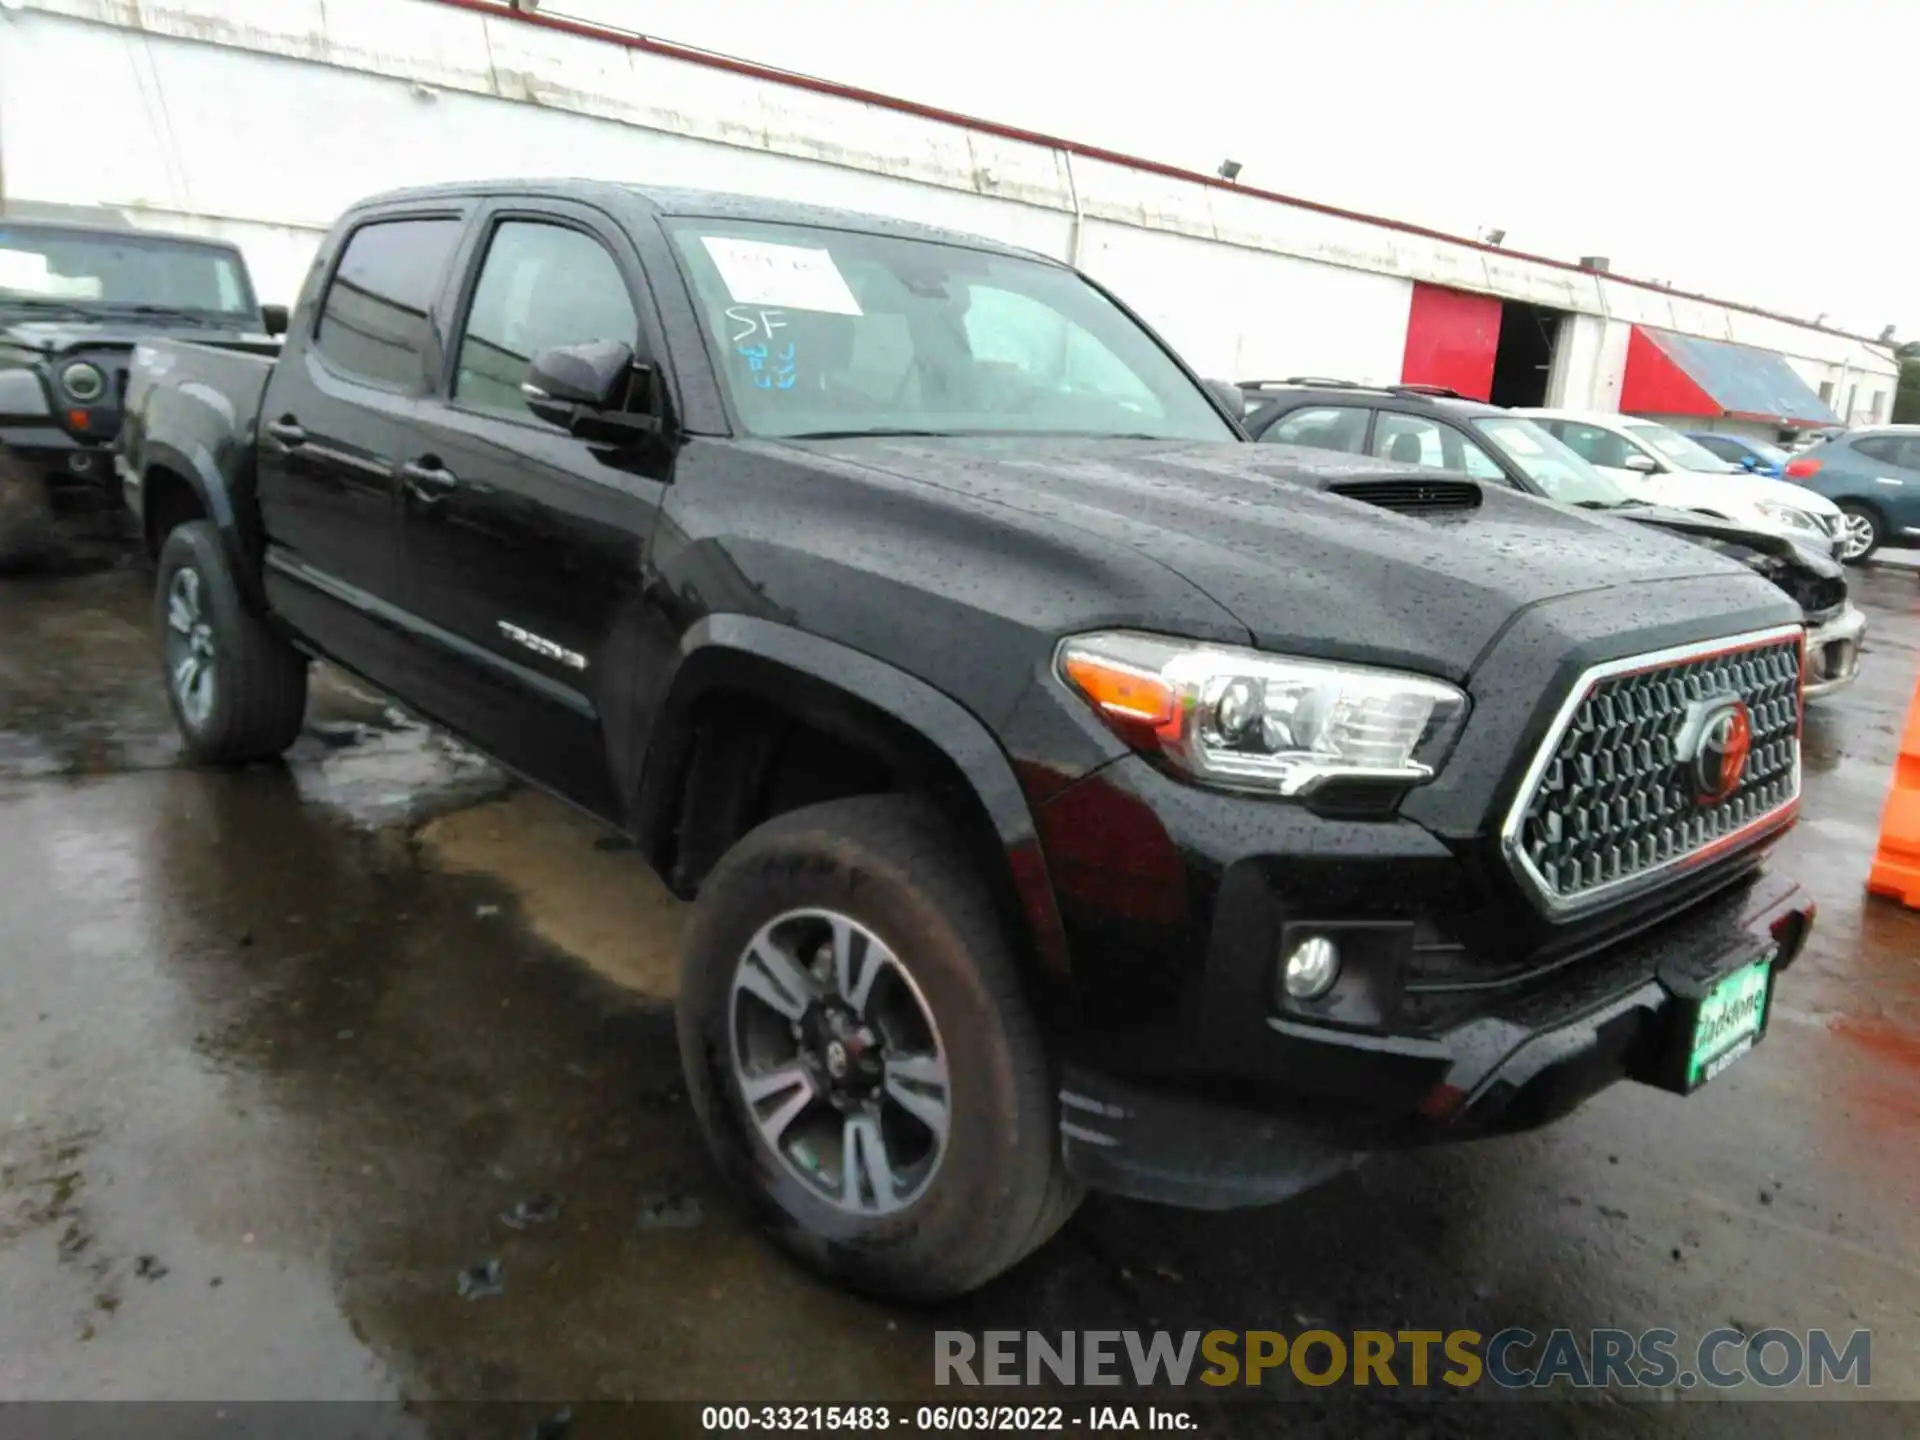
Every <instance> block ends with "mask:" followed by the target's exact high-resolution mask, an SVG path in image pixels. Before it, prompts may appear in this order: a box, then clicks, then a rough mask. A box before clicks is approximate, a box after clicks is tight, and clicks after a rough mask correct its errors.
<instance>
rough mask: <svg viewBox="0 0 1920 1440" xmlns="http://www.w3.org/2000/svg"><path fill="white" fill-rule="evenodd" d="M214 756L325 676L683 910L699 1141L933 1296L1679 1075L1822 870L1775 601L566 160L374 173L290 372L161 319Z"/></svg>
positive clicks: (1730, 576) (149, 507) (1109, 336)
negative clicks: (1264, 438)
mask: <svg viewBox="0 0 1920 1440" xmlns="http://www.w3.org/2000/svg"><path fill="white" fill-rule="evenodd" d="M123 449H124V469H125V476H126V484H127V493H128V497H129V500H130V502H131V504H132V505H133V508H134V510H135V511H136V513H137V514H139V516H140V517H141V522H142V526H143V529H144V532H145V534H146V536H147V540H148V543H149V545H150V546H151V547H152V549H153V551H154V553H155V554H156V556H157V558H158V593H157V598H156V626H157V629H158V633H159V637H160V641H161V643H162V645H163V646H164V649H165V667H166V677H167V685H168V689H169V693H170V695H171V697H172V701H173V705H174V708H175V712H176V714H177V716H178V720H179V724H180V727H181V730H182V732H183V733H184V735H185V737H186V741H187V744H188V746H189V748H190V749H191V751H192V752H193V753H194V754H195V755H197V756H198V757H200V758H202V759H203V760H205V761H208V762H213V763H239V762H246V761H252V760H258V759H262V758H264V757H270V756H272V755H274V754H275V753H276V752H278V751H280V750H281V749H282V748H283V747H285V746H286V745H288V744H289V743H290V742H291V741H292V740H293V739H294V738H295V736H296V735H297V734H298V732H299V730H300V727H301V723H302V710H303V705H304V700H305V687H306V673H307V665H308V662H309V660H310V659H311V658H314V657H319V658H324V659H326V660H328V661H331V662H333V663H335V664H337V665H340V666H342V667H344V668H346V669H348V670H350V671H352V672H355V673H357V674H358V675H360V676H361V677H363V678H364V679H366V680H368V681H370V682H372V683H373V684H374V685H376V686H378V687H381V688H383V689H385V690H386V691H388V692H389V693H391V694H392V695H393V696H395V697H396V698H397V699H398V700H399V701H400V702H401V703H402V704H403V705H405V706H407V707H409V708H411V709H412V710H414V711H415V712H417V713H419V714H421V715H423V716H425V717H426V718H427V719H429V720H431V721H433V722H436V723H438V724H440V725H442V726H444V727H446V728H447V729H448V730H449V731H451V732H453V733H455V734H456V735H458V736H460V737H461V738H462V739H464V740H466V741H467V742H469V743H471V744H473V745H476V746H478V747H480V748H481V749H483V750H485V751H487V752H488V753H490V754H491V755H493V756H494V757H496V758H497V759H498V760H499V761H500V762H501V764H503V765H504V766H506V767H507V768H509V769H510V770H513V771H516V772H518V773H519V774H521V775H523V776H525V777H526V778H528V779H529V780H531V781H533V782H534V783H536V784H538V785H541V786H543V787H545V788H547V789H549V790H551V791H553V792H555V793H556V794H558V795H560V796H563V797H565V798H566V799H568V800H570V801H572V802H573V803H574V804H576V805H578V806H580V807H583V808H584V809H586V810H588V811H590V812H592V813H593V814H595V815H597V816H599V817H601V818H603V819H604V820H605V821H606V822H608V823H609V824H610V825H613V826H616V827H618V828H619V829H620V830H621V831H622V832H624V833H625V834H626V835H628V836H629V837H631V839H632V840H633V841H634V842H635V843H636V845H637V847H638V849H639V850H640V851H641V852H642V853H643V854H644V855H645V856H646V857H647V859H648V860H649V861H650V862H651V863H652V864H653V866H654V867H656V868H657V870H658V871H659V873H660V874H661V875H662V876H663V877H665V879H666V881H667V883H668V884H669V885H670V886H671V887H672V888H673V889H674V890H675V891H676V892H677V893H679V894H680V895H682V896H685V897H690V898H694V899H695V900H696V906H695V910H694V914H693V919H692V922H691V924H690V927H689V930H688V934H687V938H686V942H685V952H684V969H683V973H682V988H681V994H680V1000H679V1016H680V1020H679V1026H680V1040H681V1049H682V1059H683V1063H684V1066H685V1070H686V1076H687V1083H688V1089H689V1093H690V1096H691V1099H692V1103H693V1105H694V1108H695V1110H696V1112H697V1114H698V1117H699V1120H700V1122H701V1124H702V1126H703V1127H704V1129H705V1132H706V1134H707V1136H708V1138H709V1140H710V1142H711V1145H712V1148H713V1150H714V1153H715V1155H716V1156H717V1157H718V1159H719V1161H720V1163H721V1164H722V1165H723V1167H724V1168H725V1169H726V1170H727V1171H728V1173H729V1174H731V1175H732V1176H733V1177H734V1178H735V1179H736V1180H737V1181H738V1183H739V1184H740V1186H741V1187H742V1189H743V1190H744V1191H746V1192H747V1193H748V1194H750V1195H751V1196H753V1197H754V1199H755V1200H756V1202H757V1203H758V1204H759V1206H760V1207H761V1209H762V1211H763V1213H764V1214H765V1215H766V1217H767V1218H768V1220H769V1222H770V1224H771V1225H772V1228H773V1229H774V1230H775V1231H776V1233H778V1234H779V1235H780V1236H782V1237H783V1239H784V1240H785V1242H786V1243H787V1244H788V1245H789V1246H790V1248H792V1249H793V1250H794V1251H795V1252H796V1253H797V1254H799V1255H801V1256H803V1257H804V1258H805V1259H807V1260H808V1261H809V1262H810V1263H812V1264H814V1265H815V1266H817V1267H819V1268H820V1269H822V1270H823V1271H825V1272H827V1273H829V1274H832V1275H835V1276H837V1277H839V1278H840V1279H842V1280H843V1281H845V1282H846V1283H849V1284H852V1285H855V1286H858V1287H861V1288H866V1289H871V1290H875V1291H881V1292H890V1293H897V1294H911V1295H918V1296H939V1295H949V1294H953V1293H957V1292H960V1291H964V1290H966V1289H968V1288H969V1287H972V1286H975V1285H978V1284H980V1283H982V1282H983V1281H985V1280H986V1279H988V1278H989V1277H991V1276H992V1275H994V1274H996V1273H997V1272H999V1271H1001V1270H1003V1269H1005V1268H1006V1267H1007V1266H1009V1265H1011V1264H1013V1263H1014V1262H1016V1261H1017V1260H1018V1259H1019V1258H1020V1257H1021V1256H1023V1255H1025V1254H1026V1253H1028V1252H1029V1251H1031V1250H1032V1249H1034V1248H1035V1247H1036V1246H1038V1245H1040V1244H1041V1243H1042V1242H1043V1241H1044V1240H1045V1239H1046V1238H1047V1236H1048V1235H1049V1234H1051V1233H1052V1232H1053V1230H1054V1229H1056V1228H1057V1227H1058V1226H1059V1225H1060V1224H1061V1223H1062V1221H1063V1220H1064V1219H1065V1217H1066V1216H1067V1215H1068V1214H1069V1213H1070V1212H1071V1210H1072V1208H1073V1205H1074V1203H1075V1200H1076V1198H1077V1196H1078V1195H1079V1194H1080V1191H1081V1187H1082V1186H1084V1185H1092V1186H1095V1187H1099V1188H1103V1189H1107V1190H1111V1191H1116V1192H1119V1193H1122V1194H1127V1195H1132V1196H1138V1197H1145V1198H1150V1199H1154V1200H1159V1201H1168V1202H1174V1203H1180V1204H1187V1205H1195V1206H1207V1207H1223V1206H1231V1205H1244V1204H1254V1203H1261V1202H1267V1201H1272V1200H1277V1199H1281V1198H1284V1197H1286V1196H1288V1195H1290V1194H1293V1193H1295V1192H1297V1191H1299V1190H1300V1189H1302V1188H1303V1187H1305V1186H1308V1185H1311V1184H1314V1183H1316V1182H1318V1181H1320V1180H1322V1179H1324V1178H1326V1177H1328V1176H1330V1175H1333V1174H1334V1173H1336V1172H1338V1171H1339V1170H1341V1169H1343V1168H1344V1167H1346V1166H1348V1165H1350V1164H1352V1163H1354V1162H1355V1161H1356V1160H1357V1159H1358V1158H1360V1157H1361V1156H1363V1155H1365V1154H1367V1153H1369V1152H1376V1151H1379V1150H1382V1149H1387V1148H1391V1147H1398V1146H1413V1145H1421V1144H1426V1143H1431V1142H1434V1141H1444V1140H1451V1139H1457V1138H1462V1137H1468V1136H1476V1135H1485V1134H1489V1133H1494V1132H1499V1131H1506V1130H1515V1129H1521V1128H1525V1127H1528V1126H1534V1125H1538V1124H1541V1123H1543V1122H1545V1121H1547V1120H1549V1119H1552V1118H1553V1117H1555V1116H1558V1115H1560V1114H1563V1113H1565V1112H1566V1111H1567V1110H1569V1109H1570V1108H1572V1107H1573V1106H1574V1105H1576V1104H1577V1103H1579V1102H1580V1101H1581V1100H1582V1099H1583V1098H1585V1097H1586V1096H1588V1095H1590V1094H1592V1093H1593V1092H1594V1091H1596V1090H1597V1089H1599V1088H1601V1087H1603V1086H1605V1085H1607V1084H1609V1083H1611V1082H1612V1081H1614V1080H1616V1079H1619V1078H1622V1077H1631V1078H1634V1079H1637V1080H1641V1081H1645V1082H1647V1083H1650V1084H1653V1085H1657V1086H1661V1087H1665V1088H1667V1089H1670V1090H1674V1091H1680V1092H1686V1091H1689V1090H1691V1089H1693V1088H1695V1087H1696V1086H1698V1085H1700V1084H1702V1083H1704V1082H1705V1081H1707V1080H1709V1079H1711V1078H1712V1077H1713V1076H1714V1075H1715V1074H1717V1073H1718V1072H1719V1071H1720V1070H1721V1069H1723V1068H1724V1067H1725V1066H1726V1065H1728V1064H1730V1063H1732V1062H1733V1061H1734V1060H1736V1059H1738V1058H1739V1057H1740V1056H1742V1055H1743V1054H1745V1053H1746V1052H1747V1051H1748V1050H1749V1049H1750V1048H1751V1047H1752V1046H1753V1045H1754V1043H1755V1042H1756V1041H1757V1040H1758V1039H1760V1038H1761V1037H1762V1036H1763V1035H1764V1033H1765V1030H1766V1024H1767V1018H1768V1014H1769V1008H1770V1001H1771V996H1772V988H1773V984H1774V981H1775V979H1776V977H1777V976H1778V975H1779V973H1780V972H1781V971H1783V970H1785V969H1786V967H1787V966H1788V965H1789V964H1791V963H1792V962H1793V960H1794V959H1795V957H1796V956H1797V955H1798V954H1799V953H1800V951H1801V948H1802V946H1803V944H1804V942H1805V940H1806V937H1807V934H1808V930H1809V927H1810V924H1811V921H1812V915H1813V910H1812V906H1811V905H1810V903H1809V902H1808V901H1807V900H1806V898H1805V897H1804V895H1803V894H1802V893H1801V892H1800V891H1799V889H1798V887H1797V886H1796V885H1795V884H1794V883H1793V882H1792V881H1791V880H1789V879H1785V878H1782V877H1779V876H1777V875H1774V874H1771V873H1769V872H1767V871H1766V870H1765V868H1764V867H1763V864H1762V857H1763V855H1764V854H1765V852H1766V851H1767V849H1768V847H1769V844H1770V842H1772V841H1773V840H1775V839H1776V838H1777V837H1778V836H1779V835H1780V834H1781V833H1782V832H1783V831H1784V830H1785V829H1786V828H1787V827H1788V826H1789V825H1791V824H1792V823H1793V821H1794V819H1795V817H1796V814H1797V811H1798V806H1799V793H1800V750H1799V746H1800V723H1801V695H1800V690H1801V662H1802V640H1803V627H1802V625H1801V624H1800V619H1799V609H1798V607H1797V606H1795V605H1794V604H1793V603H1792V602H1791V601H1790V600H1789V599H1788V598H1787V597H1786V596H1785V595H1783V594H1782V593H1781V592H1780V590H1778V589H1777V588H1776V587H1774V586H1773V585H1771V584H1769V583H1767V581H1765V580H1764V579H1762V578H1760V577H1758V576H1756V575H1754V574H1753V573H1751V572H1750V571H1748V570H1747V569H1745V568H1744V567H1742V566H1740V565H1738V564H1736V563H1734V562H1732V561H1730V560H1727V559H1725V558H1723V557H1721V556H1718V555H1715V554H1713V553H1711V552H1710V551H1708V550H1705V549H1703V548H1701V547H1700V546H1697V545H1694V544H1691V543H1689V542H1687V541H1685V540H1681V539H1678V538H1673V537H1668V536H1663V535H1660V534H1657V533H1649V532H1647V531H1645V530H1641V529H1638V528H1635V527H1632V526H1628V525H1625V524H1622V523H1620V522H1619V521H1618V520H1615V519H1611V518H1608V517H1605V516H1601V515H1593V514H1588V513H1586V512H1581V511H1576V510H1571V509H1567V508H1562V507H1558V506H1555V505H1552V504H1549V503H1546V502H1544V501H1541V500H1538V499H1535V498H1533V497H1530V496H1527V495H1523V494H1519V493H1517V492H1515V491H1513V490H1510V489H1508V488H1507V487H1505V486H1485V487H1482V486H1480V485H1478V484H1475V483H1473V482H1472V481H1470V480H1467V479H1465V478H1463V477H1452V476H1436V475H1434V474H1433V473H1432V472H1424V473H1423V472H1420V471H1418V470H1416V469H1410V468H1407V467H1403V466H1396V465H1393V464H1391V463H1382V462H1379V461H1374V460H1364V459H1358V458H1355V457H1350V456H1336V455H1330V454H1316V453H1314V452H1309V451H1303V450H1295V449H1288V448H1281V447H1273V446H1256V445H1253V444H1250V443H1248V442H1247V440H1246V436H1245V432H1244V431H1243V430H1242V429H1241V428H1240V426H1239V423H1238V420H1237V418H1236V417H1234V416H1233V415H1231V414H1230V413H1229V409H1228V406H1227V404H1226V402H1225V401H1224V400H1223V399H1222V398H1220V394H1219V393H1218V392H1216V391H1214V390H1212V389H1210V388H1209V386H1208V385H1206V384H1204V383H1203V382H1202V381H1201V380H1200V379H1199V378H1198V377H1196V376H1195V375H1194V374H1193V372H1192V371H1191V370H1190V369H1188V368H1187V367H1186V366H1185V365H1184V364H1183V363H1182V362H1181V361H1180V359H1179V358H1178V357H1177V356H1176V355H1174V354H1173V353H1172V352H1171V351H1170V350H1169V349H1168V348H1167V347H1166V346H1165V345H1164V344H1163V343H1162V342H1161V341H1160V340H1159V339H1158V338H1156V337H1155V336H1154V335H1153V334H1152V333H1151V332H1150V331H1149V330H1148V329H1147V328H1146V327H1145V326H1143V325H1142V324H1141V323H1140V322H1139V320H1137V319H1136V318H1135V317H1134V316H1133V315H1132V314H1131V313H1130V312H1129V311H1128V310H1127V309H1126V308H1125V307H1124V306H1123V305H1121V304H1120V303H1119V302H1118V301H1117V300H1116V299H1114V298H1113V297H1112V296H1111V295H1109V294H1107V293H1106V292H1105V291H1103V290H1102V289H1100V288H1099V287H1098V286H1096V285H1095V284H1093V283H1092V282H1090V281H1088V280H1087V279H1085V278H1084V277H1082V276H1080V275H1079V274H1077V273H1076V272H1074V271H1073V270H1071V269H1069V268H1067V267H1065V266H1063V265H1060V264H1057V263H1055V262H1053V261H1050V260H1046V259H1043V258H1040V257H1037V256H1034V255H1031V254H1027V253H1023V252H1020V251H1016V250H1012V249H1008V248H1006V247H1004V246H1001V245H998V244H995V243H992V242H989V241H985V240H980V239H976V238H971V237H968V236H963V235H954V234H948V233H944V232H938V231H934V230H929V229H925V228H922V227H919V226H914V225H908V224H904V223H897V222H893V221H886V220H877V219H872V218H867V217H862V216H854V215H847V214H842V213H838V212H833V211H823V210H815V209H811V208H806V207H801V206H795V205H786V204H777V203H773V202H764V201H758V200H749V199H743V198H740V197H730V196H723V195H711V194H699V193H690V192H682V191H668V190H655V189H644V188H627V187H619V186H613V185H596V184H588V183H585V182H566V183H552V184H545V183H526V182H502V183H500V184H498V185H492V186H488V185H474V186H466V187H452V188H433V189H421V190H412V191H407V192H404V193H398V194H391V195H386V196H383V197H381V198H378V199H375V200H371V201H368V202H366V203H364V204H362V205H359V206H357V207H356V208H354V209H353V210H352V211H351V212H350V213H349V214H347V215H346V216H345V217H344V218H343V219H342V220H341V221H340V222H339V224H338V226H337V227H336V228H335V229H334V230H333V232H332V233H331V235H330V236H329V238H328V239H327V240H326V241H325V243H324V244H323V245H322V247H321V250H320V253H319V255H318V257H317V259H316V261H315V263H314V267H313V271H312V274H311V276H310V278H309V279H308V281H307V283H306V286H305V288H304V290H303V292H302V294H301V296H300V299H299V303H298V305H297V307H296V309H295V312H294V314H293V318H292V322H291V327H290V329H289V332H288V339H287V344H286V348H285V351H284V353H283V355H282V356H281V358H280V359H279V360H278V362H277V363H273V364H269V363H268V362H266V361H264V360H261V359H259V358H256V357H251V356H247V355H241V354H235V353H231V352H225V351H221V350H218V349H213V348H207V347H202V346H196V345H193V344H190V343H181V342H166V343H162V344H158V345H154V346H151V347H145V348H143V350H142V358H141V361H140V363H139V364H138V365H137V366H136V369H135V373H134V376H133V381H132V386H131V390H130V393H129V397H128V416H127V424H126V429H125V434H124V437H123Z"/></svg>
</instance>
